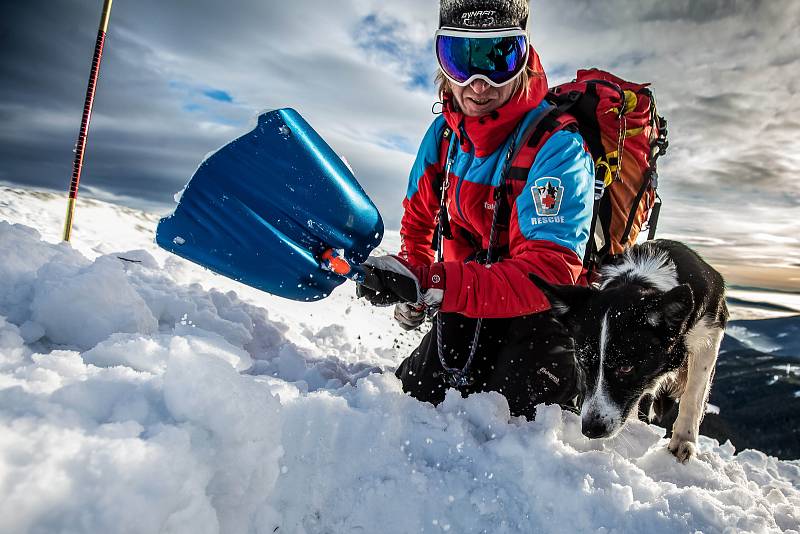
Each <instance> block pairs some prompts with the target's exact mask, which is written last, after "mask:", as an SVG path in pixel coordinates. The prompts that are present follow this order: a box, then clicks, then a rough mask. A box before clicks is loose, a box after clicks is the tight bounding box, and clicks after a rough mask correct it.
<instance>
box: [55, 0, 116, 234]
mask: <svg viewBox="0 0 800 534" xmlns="http://www.w3.org/2000/svg"><path fill="white" fill-rule="evenodd" d="M112 1H113V0H105V3H104V4H103V16H102V17H101V18H100V29H98V30H97V42H96V43H95V45H94V56H93V57H92V70H91V71H90V73H89V85H87V86H86V100H85V101H84V104H83V118H82V119H81V129H80V131H79V132H78V142H77V143H76V144H75V160H74V161H73V163H72V182H71V183H70V186H69V200H68V202H67V219H66V221H64V241H69V237H70V234H71V233H72V219H73V217H74V216H75V201H76V200H77V198H78V184H79V183H80V181H81V169H83V154H84V151H85V150H86V138H87V137H88V136H89V121H90V120H91V119H92V104H94V91H95V88H96V87H97V76H98V74H99V73H100V60H101V59H102V58H103V45H104V44H105V42H106V31H107V30H108V19H109V17H110V16H111V2H112Z"/></svg>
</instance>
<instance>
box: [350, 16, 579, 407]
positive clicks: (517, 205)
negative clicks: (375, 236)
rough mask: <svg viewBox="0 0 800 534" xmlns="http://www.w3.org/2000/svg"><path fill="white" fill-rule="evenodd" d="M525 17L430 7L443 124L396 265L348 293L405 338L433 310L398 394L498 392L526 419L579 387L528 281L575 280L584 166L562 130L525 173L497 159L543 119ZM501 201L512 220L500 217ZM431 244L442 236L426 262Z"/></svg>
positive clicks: (430, 146)
mask: <svg viewBox="0 0 800 534" xmlns="http://www.w3.org/2000/svg"><path fill="white" fill-rule="evenodd" d="M527 19H528V4H527V1H526V0H511V1H506V2H503V1H497V0H495V1H492V0H472V1H470V0H466V1H465V0H443V1H442V2H441V5H440V22H439V31H437V33H436V53H437V59H438V61H439V66H440V73H439V76H438V81H439V89H440V97H441V99H442V102H443V112H442V115H441V116H440V117H437V118H436V119H435V120H434V122H433V124H432V125H431V127H430V128H429V130H428V132H427V134H426V135H425V138H424V139H423V140H422V144H421V146H420V148H419V153H418V155H417V159H416V162H415V163H414V167H413V169H412V171H411V176H410V179H409V185H408V191H407V194H406V198H405V200H404V201H403V207H404V210H405V211H404V214H403V218H402V222H401V230H400V234H401V243H402V245H401V250H400V253H399V255H397V256H382V257H372V258H369V259H368V260H367V262H365V264H364V265H365V268H366V270H367V271H368V273H369V278H370V281H371V283H370V284H369V285H371V286H372V287H373V288H376V289H377V290H376V289H369V288H367V287H366V286H359V290H358V292H359V295H360V296H364V297H366V298H367V299H368V300H369V301H370V302H372V303H373V304H375V305H389V304H395V303H397V304H396V307H395V318H396V320H397V321H398V322H399V323H400V325H401V326H402V327H403V328H406V329H411V328H416V327H418V326H419V325H420V324H421V323H422V322H423V320H424V318H425V316H426V313H427V314H432V312H435V311H437V310H438V314H437V315H436V319H435V326H434V328H432V329H431V331H430V332H428V334H427V335H426V336H425V338H424V339H423V340H422V342H421V344H420V346H419V347H418V348H417V349H416V350H415V351H414V352H413V353H412V354H411V356H409V357H408V358H406V360H405V361H404V362H403V363H402V364H401V365H400V367H399V368H398V370H397V373H396V374H397V376H398V377H399V378H400V379H401V380H402V382H403V389H404V390H405V391H407V392H409V393H411V394H412V395H413V396H414V397H416V398H418V399H420V400H424V401H430V402H433V403H438V402H441V401H442V400H443V399H444V393H445V391H446V389H447V388H448V387H456V388H458V389H459V390H460V391H461V392H462V393H465V394H468V393H472V392H476V391H487V390H492V391H500V392H501V393H503V394H504V395H505V396H506V398H507V399H508V401H509V407H510V409H511V412H512V414H515V415H526V416H529V417H532V416H533V415H534V413H535V410H534V407H535V406H536V404H539V403H542V402H545V403H558V404H562V405H570V404H571V403H574V402H575V401H576V397H577V396H579V392H580V389H581V382H582V380H581V376H582V373H581V370H580V367H579V366H578V365H577V364H576V362H575V355H574V351H573V346H572V341H571V339H570V338H569V336H568V335H567V334H566V333H565V332H564V330H563V329H562V327H561V325H559V323H558V322H557V321H555V320H554V319H553V316H552V315H551V313H550V312H549V311H548V310H549V307H550V305H549V302H548V301H547V299H546V297H545V296H544V295H543V294H542V293H541V292H540V290H539V289H538V288H537V287H536V286H535V285H534V284H533V283H532V282H531V281H530V280H529V273H533V274H535V275H537V276H539V277H541V278H542V279H544V280H546V281H548V282H550V283H554V284H576V283H579V282H581V275H582V271H583V270H582V259H583V254H584V250H585V247H586V242H587V241H588V235H589V228H590V222H591V221H590V219H591V214H592V184H593V179H594V165H593V163H592V159H591V156H590V155H589V153H588V152H587V150H586V149H585V146H584V143H583V140H582V139H581V137H580V135H579V134H578V133H577V132H575V131H572V130H570V129H562V130H560V131H556V132H555V133H553V134H552V135H550V137H549V138H547V139H546V141H545V142H544V144H543V145H541V146H540V148H538V152H537V153H536V155H535V159H534V160H533V163H532V165H531V166H530V170H529V172H527V173H525V174H523V176H521V177H520V176H512V175H513V174H514V173H513V172H511V171H510V169H509V163H508V160H509V157H508V155H509V154H510V153H513V152H514V151H515V150H516V149H517V147H518V146H521V145H522V144H524V143H525V139H523V137H524V133H525V132H526V131H530V129H531V127H532V125H534V124H535V123H536V122H537V120H539V119H541V117H542V116H544V115H546V114H547V112H549V111H550V108H549V104H547V103H546V102H544V101H543V99H544V96H545V94H546V93H547V80H546V77H545V74H544V71H543V69H542V66H541V64H540V62H539V58H538V55H537V54H536V51H535V50H534V49H533V47H532V46H530V44H529V43H528V35H527V32H526V30H525V28H526V26H527ZM443 155H444V157H443ZM517 174H519V173H517ZM498 189H499V193H498V194H497V195H496V194H495V193H496V192H498ZM509 190H511V191H513V194H512V195H511V202H509V203H508V204H509V205H508V208H510V218H509V215H508V214H507V213H506V214H505V215H503V214H501V213H499V212H501V211H503V210H502V209H501V208H502V204H503V201H504V200H505V198H504V195H506V194H508V191H509ZM439 191H442V193H441V195H442V197H443V198H444V202H443V204H444V206H445V208H446V209H440V208H441V204H440V194H439ZM506 211H508V210H506ZM503 219H505V220H503ZM437 221H440V222H441V223H442V224H441V227H440V232H436V229H437ZM448 230H449V231H448ZM438 233H442V234H445V237H447V238H446V239H441V240H439V241H441V243H442V246H441V247H439V248H440V250H442V253H443V254H442V256H443V257H440V258H438V261H435V260H436V258H435V255H436V251H435V250H434V248H435V243H436V241H437V239H435V238H434V236H435V234H438ZM487 258H488V261H487Z"/></svg>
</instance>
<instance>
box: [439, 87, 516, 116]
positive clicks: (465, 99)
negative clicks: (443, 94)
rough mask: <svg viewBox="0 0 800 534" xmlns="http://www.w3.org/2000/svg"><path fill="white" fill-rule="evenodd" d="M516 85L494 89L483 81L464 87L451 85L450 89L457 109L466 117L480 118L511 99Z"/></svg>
mask: <svg viewBox="0 0 800 534" xmlns="http://www.w3.org/2000/svg"><path fill="white" fill-rule="evenodd" d="M515 86H516V84H514V83H508V84H506V85H504V86H502V87H494V86H491V85H489V84H488V83H486V82H485V81H483V80H474V81H473V82H472V83H471V84H469V85H467V86H466V87H459V86H458V85H456V84H454V83H451V84H450V89H451V90H452V91H453V97H454V98H455V99H456V103H457V104H458V107H459V108H461V111H462V112H463V113H464V115H466V116H468V117H480V116H481V115H486V114H488V113H491V112H492V111H494V110H496V109H497V108H499V107H500V106H502V105H503V104H505V103H506V102H508V99H509V98H511V94H512V93H513V92H514V87H515Z"/></svg>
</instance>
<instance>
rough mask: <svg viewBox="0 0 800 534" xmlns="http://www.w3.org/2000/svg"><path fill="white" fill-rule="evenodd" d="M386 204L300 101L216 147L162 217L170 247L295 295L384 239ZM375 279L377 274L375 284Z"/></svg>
mask: <svg viewBox="0 0 800 534" xmlns="http://www.w3.org/2000/svg"><path fill="white" fill-rule="evenodd" d="M382 238H383V220H382V219H381V216H380V213H378V209H377V208H376V207H375V204H373V203H372V201H371V200H370V198H369V197H368V196H367V194H366V193H365V192H364V190H363V189H362V188H361V186H360V185H359V184H358V182H357V181H356V179H355V177H354V176H353V173H352V172H351V171H350V169H349V168H348V167H347V165H346V164H345V163H344V162H343V161H342V159H341V158H340V157H339V156H338V155H337V154H336V153H335V152H334V151H333V150H332V149H331V148H330V147H329V146H328V145H327V144H326V143H325V141H324V140H323V139H322V138H321V137H320V136H319V135H318V134H317V132H315V131H314V129H313V128H312V127H311V126H310V125H309V124H308V123H307V122H306V121H305V120H304V119H303V118H302V117H301V116H300V114H299V113H297V112H296V111H295V110H293V109H289V108H286V109H278V110H274V111H269V112H267V113H264V114H262V115H261V116H259V118H258V124H257V125H256V127H255V128H254V129H253V130H252V131H250V132H248V133H246V134H245V135H243V136H241V137H239V138H238V139H235V140H233V141H231V142H230V143H228V144H227V145H225V146H224V147H222V148H221V149H219V150H218V151H216V152H215V153H214V154H212V155H211V156H209V157H208V158H207V159H206V160H205V161H203V163H201V164H200V167H199V168H198V169H197V171H196V172H195V173H194V176H192V179H191V180H190V181H189V184H188V185H187V186H186V189H185V190H184V191H183V194H182V196H181V198H180V201H179V202H178V205H177V207H176V208H175V212H174V213H173V214H172V215H170V216H168V217H166V218H164V219H161V221H160V222H159V223H158V229H157V231H156V242H157V243H158V245H159V246H161V247H162V248H164V249H166V250H168V251H170V252H172V253H174V254H177V255H178V256H182V257H183V258H186V259H188V260H190V261H193V262H195V263H197V264H200V265H202V266H203V267H207V268H208V269H211V270H212V271H214V272H217V273H219V274H221V275H223V276H227V277H228V278H232V279H234V280H237V281H239V282H242V283H244V284H247V285H249V286H252V287H255V288H257V289H260V290H262V291H266V292H268V293H272V294H274V295H279V296H281V297H285V298H288V299H292V300H299V301H314V300H319V299H321V298H324V297H326V296H328V295H329V294H330V293H331V291H332V290H333V289H334V288H335V287H336V286H338V285H340V284H342V283H343V282H344V281H345V280H346V278H351V279H353V280H356V281H357V282H359V283H363V282H364V271H363V269H361V268H360V266H359V264H360V263H362V262H363V261H364V260H365V259H367V257H368V256H369V253H370V252H371V251H372V250H373V249H374V248H375V247H376V246H377V245H378V244H379V243H380V242H381V239H382ZM368 285H369V284H368Z"/></svg>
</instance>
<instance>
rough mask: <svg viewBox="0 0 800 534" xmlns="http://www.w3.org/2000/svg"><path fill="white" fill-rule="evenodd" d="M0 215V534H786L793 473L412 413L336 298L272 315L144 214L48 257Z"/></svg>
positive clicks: (346, 299) (40, 203)
mask: <svg viewBox="0 0 800 534" xmlns="http://www.w3.org/2000/svg"><path fill="white" fill-rule="evenodd" d="M0 199H2V200H0V258H2V261H0V532H32V533H34V532H37V533H38V532H137V533H138V532H142V533H145V532H174V533H183V532H187V533H206V532H208V533H214V532H224V533H239V532H259V533H260V532H264V533H273V532H278V533H281V532H287V533H295V532H297V533H316V532H320V533H321V532H336V533H338V532H348V533H349V532H365V533H371V532H386V533H394V532H397V533H407V532H432V533H435V532H455V533H469V532H491V533H506V532H507V533H512V532H526V533H527V532H555V533H559V532H564V533H573V532H656V533H658V532H669V533H674V532H694V531H702V532H800V462H797V461H781V460H778V459H776V458H773V457H769V456H766V455H764V454H762V453H761V452H758V451H753V450H747V451H742V452H739V453H738V454H736V451H734V449H733V447H732V446H731V445H730V444H729V443H728V444H723V445H720V444H718V443H717V442H715V441H713V440H710V439H707V438H702V437H701V440H700V443H699V453H700V454H699V456H698V457H697V458H694V459H692V460H691V461H690V462H689V464H688V465H682V464H679V463H677V462H676V461H675V460H674V458H673V457H672V456H671V455H669V453H668V452H667V451H666V440H665V439H664V438H663V435H664V431H663V429H660V428H658V427H655V426H648V425H645V424H642V423H639V422H631V423H629V424H628V425H627V426H626V428H625V429H624V430H623V432H622V433H621V434H620V435H619V436H617V437H616V438H614V439H613V440H608V441H591V440H588V439H586V438H585V437H583V436H582V435H581V433H580V419H579V417H578V416H576V415H573V414H570V413H562V412H561V410H560V409H558V408H556V407H540V410H539V415H538V417H537V419H536V421H533V422H529V421H525V420H523V419H520V418H510V417H509V414H508V406H507V404H506V402H505V400H504V399H503V398H502V396H500V395H499V394H494V393H486V394H479V395H473V396H471V397H469V398H466V399H463V398H461V397H460V396H459V395H457V394H456V393H455V392H454V391H451V392H450V393H449V394H448V396H447V399H446V401H445V402H444V403H443V404H442V405H440V406H439V407H437V408H434V407H433V406H431V405H429V404H426V403H420V402H417V401H415V400H414V399H412V398H410V397H408V396H407V395H404V394H403V393H402V390H401V387H400V383H399V381H398V380H397V379H396V378H395V377H394V375H393V374H392V373H391V371H392V370H393V369H394V367H395V366H396V365H397V364H398V363H399V362H400V361H401V359H402V358H403V357H404V356H405V355H406V353H408V352H409V351H410V349H411V348H412V347H413V346H414V345H415V344H416V342H417V341H418V340H419V336H420V333H419V332H412V333H405V332H402V331H401V330H400V329H399V327H396V326H394V325H393V323H392V319H391V317H390V313H391V310H387V309H375V308H372V307H369V306H367V305H365V304H364V303H363V302H360V301H357V300H355V299H353V297H352V293H353V287H352V284H351V283H347V284H345V285H344V286H343V287H341V288H339V289H337V290H336V291H335V292H334V294H333V295H332V296H331V297H329V298H327V299H325V300H323V301H320V302H318V303H313V304H308V303H294V302H289V301H286V300H282V299H279V298H277V297H271V296H268V295H263V294H261V293H258V292H257V291H254V290H250V289H249V288H246V287H244V286H241V285H239V284H237V283H235V282H232V281H229V280H226V279H223V278H221V277H219V276H216V275H213V274H211V273H209V272H207V271H204V270H202V269H200V268H198V267H196V266H194V265H192V264H190V263H188V262H186V261H184V260H181V259H180V258H177V257H174V256H171V255H169V254H167V253H165V252H163V251H160V250H158V249H157V248H155V246H154V245H152V244H151V241H152V229H153V227H154V224H155V221H156V218H155V217H153V216H151V215H147V214H141V213H138V212H133V211H131V210H121V209H119V208H117V207H115V206H112V205H109V204H103V203H99V202H90V203H86V202H83V203H80V202H79V206H78V211H77V221H76V222H77V223H78V224H77V225H76V227H75V231H74V233H73V240H75V243H74V244H73V245H69V244H63V243H59V242H58V234H59V232H60V220H59V218H60V217H61V216H62V215H63V206H62V204H63V203H62V202H61V199H60V198H58V197H55V196H51V195H46V194H41V193H38V194H32V193H30V192H27V191H17V190H11V189H2V190H0ZM7 221H8V222H7ZM20 222H21V223H24V224H25V225H26V226H23V225H21V224H12V223H20ZM78 225H79V226H78ZM137 225H138V226H140V227H141V228H140V229H139V230H136V229H135V227H136V226H137ZM34 228H35V229H34ZM39 232H41V234H40V233H39ZM390 239H392V240H393V241H394V242H393V243H390V244H387V245H385V246H386V247H387V249H392V248H394V247H395V245H396V234H394V235H391V236H390ZM119 257H124V258H127V259H128V260H133V261H123V260H120V259H119ZM381 371H382V372H381Z"/></svg>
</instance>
